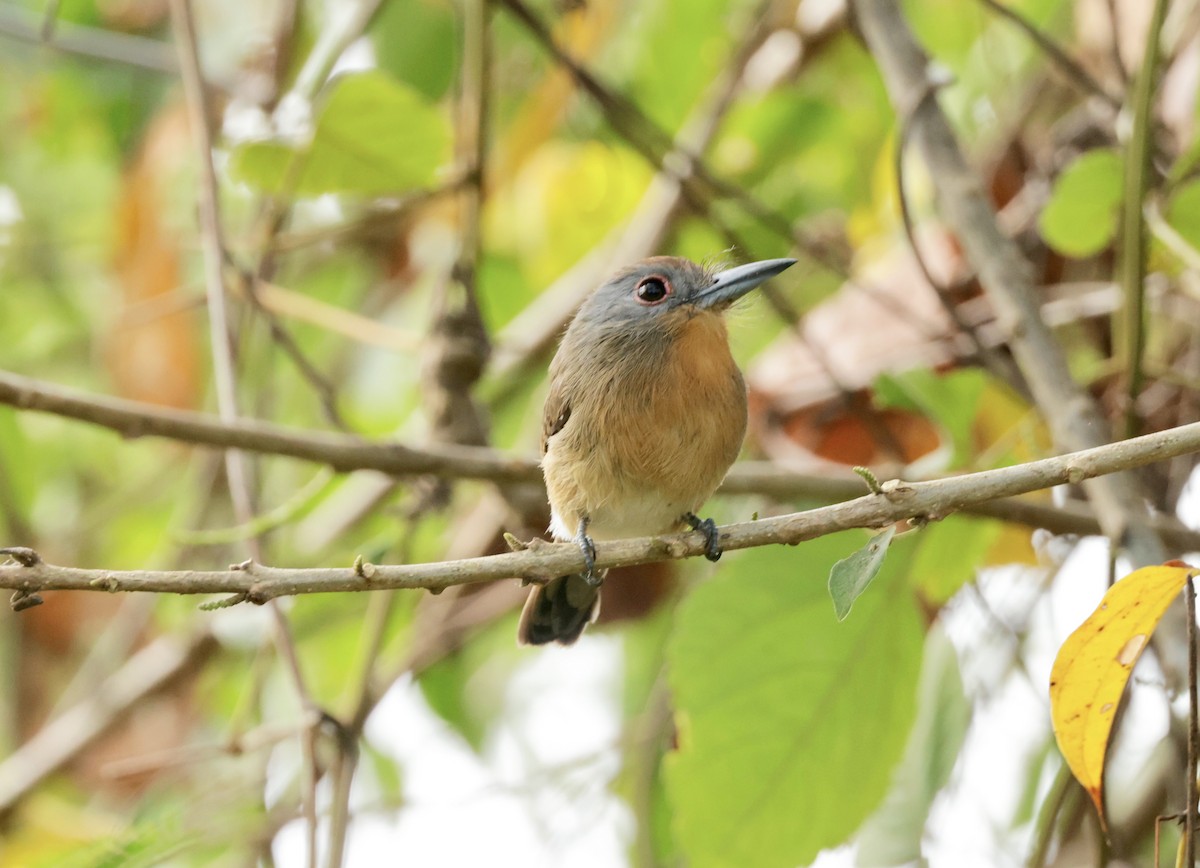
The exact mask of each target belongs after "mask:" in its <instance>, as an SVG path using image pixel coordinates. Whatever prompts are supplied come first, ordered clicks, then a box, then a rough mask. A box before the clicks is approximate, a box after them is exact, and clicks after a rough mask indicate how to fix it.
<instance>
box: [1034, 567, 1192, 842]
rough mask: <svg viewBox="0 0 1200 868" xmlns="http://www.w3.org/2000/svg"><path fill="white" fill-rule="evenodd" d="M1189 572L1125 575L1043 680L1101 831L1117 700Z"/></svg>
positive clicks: (1067, 755) (1061, 741) (1062, 744)
mask: <svg viewBox="0 0 1200 868" xmlns="http://www.w3.org/2000/svg"><path fill="white" fill-rule="evenodd" d="M1197 572H1200V571H1197V570H1193V569H1191V568H1189V567H1187V566H1186V565H1180V562H1179V561H1175V562H1173V564H1172V565H1164V566H1159V567H1143V568H1142V569H1140V570H1136V571H1134V572H1132V573H1130V574H1129V575H1128V576H1126V577H1125V578H1123V579H1121V580H1120V581H1119V582H1116V583H1115V584H1114V585H1113V586H1112V587H1111V588H1109V589H1108V593H1106V594H1105V595H1104V599H1103V600H1101V601H1100V605H1099V606H1098V607H1097V608H1096V611H1094V612H1092V614H1091V615H1090V616H1089V617H1088V619H1087V620H1086V621H1084V622H1083V624H1082V625H1080V627H1079V629H1077V630H1076V631H1075V632H1074V633H1072V634H1071V635H1070V636H1069V637H1068V638H1067V641H1066V642H1064V643H1063V645H1062V647H1061V648H1059V649H1058V656H1057V657H1056V658H1055V660H1054V668H1053V670H1051V673H1050V715H1051V719H1052V721H1053V724H1054V736H1055V738H1056V739H1057V740H1058V749H1059V750H1060V751H1062V755H1063V759H1065V760H1066V762H1067V765H1068V766H1069V767H1070V769H1071V772H1072V774H1074V775H1075V777H1076V779H1077V780H1078V781H1079V783H1081V784H1083V787H1084V789H1086V790H1087V792H1088V795H1090V796H1091V797H1092V801H1093V802H1094V803H1095V804H1096V811H1097V812H1098V813H1099V815H1100V822H1101V824H1102V825H1103V824H1104V823H1105V817H1104V759H1105V755H1106V753H1107V750H1108V737H1109V734H1110V733H1111V732H1112V725H1113V718H1114V716H1115V715H1116V711H1117V706H1118V704H1120V701H1121V694H1122V693H1123V692H1124V690H1125V685H1126V683H1127V682H1128V681H1129V673H1130V672H1131V671H1132V670H1133V664H1135V663H1136V662H1137V660H1138V657H1140V656H1141V654H1142V651H1143V649H1145V647H1146V645H1147V644H1148V643H1149V641H1150V636H1151V635H1152V634H1153V633H1154V629H1155V628H1156V627H1157V626H1158V622H1159V620H1161V619H1162V616H1163V613H1164V612H1166V610H1167V607H1168V606H1169V605H1171V601H1172V600H1174V599H1175V597H1176V596H1178V595H1179V593H1180V591H1182V590H1183V588H1184V587H1185V586H1186V584H1187V580H1188V578H1189V577H1190V576H1194V575H1196V574H1197Z"/></svg>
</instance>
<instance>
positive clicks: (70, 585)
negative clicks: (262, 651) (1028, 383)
mask: <svg viewBox="0 0 1200 868" xmlns="http://www.w3.org/2000/svg"><path fill="white" fill-rule="evenodd" d="M1197 451H1200V422H1197V423H1193V424H1191V425H1184V426H1182V427H1179V428H1172V429H1170V430H1167V431H1160V432H1158V433H1155V434H1148V435H1146V436H1144V437H1136V438H1134V439H1132V440H1125V441H1122V442H1120V443H1112V444H1109V445H1106V446H1099V447H1096V448H1094V449H1087V450H1083V451H1080V452H1075V453H1070V454H1067V455H1060V456H1056V457H1054V458H1043V459H1041V460H1039V461H1031V462H1029V463H1027V464H1018V465H1016V466H1013V467H1004V468H1001V469H998V470H985V471H983V472H981V473H968V474H965V475H963V476H954V477H949V478H947V479H938V480H934V481H931V482H912V483H906V482H899V481H893V482H891V483H885V484H884V485H883V486H882V487H881V491H880V493H878V494H869V495H866V496H865V497H859V498H857V499H855V500H850V501H846V502H844V503H838V504H834V505H832V506H823V507H818V508H816V509H811V510H808V511H805V512H797V513H791V514H789V515H783V516H778V517H774V518H767V519H762V520H759V521H749V522H741V523H738V524H731V525H726V526H724V527H722V528H720V529H719V530H720V543H721V547H722V548H723V549H726V550H735V549H745V548H753V547H756V546H763V545H778V544H785V545H793V544H795V543H800V542H804V541H805V540H810V539H815V538H817V537H820V536H824V535H825V534H829V533H835V532H837V531H840V530H848V529H850V528H870V527H884V526H886V525H888V524H891V523H893V522H897V521H902V520H904V519H911V518H918V519H921V520H924V521H929V520H935V519H939V518H943V517H945V516H947V515H950V514H951V513H954V512H957V511H959V510H961V509H963V508H964V507H967V506H970V505H972V504H979V503H984V502H986V501H991V500H995V499H997V498H1002V497H1012V496H1014V495H1018V494H1025V493H1027V492H1030V491H1037V490H1039V489H1043V488H1049V487H1052V486H1055V485H1065V484H1068V483H1069V484H1078V483H1080V482H1082V481H1084V480H1086V479H1093V478H1096V477H1099V476H1103V475H1104V474H1110V473H1117V472H1120V471H1123V470H1129V469H1130V468H1133V467H1141V466H1144V465H1146V464H1150V463H1153V462H1155V461H1165V460H1167V459H1170V458H1174V457H1176V456H1178V455H1184V454H1187V453H1190V452H1197ZM705 551H706V541H705V537H704V535H703V534H701V533H698V532H689V533H679V534H666V535H663V536H657V537H641V538H638V539H628V540H619V541H614V542H605V543H601V544H600V545H599V546H598V547H597V551H596V566H597V567H598V568H608V567H624V566H634V565H636V564H645V563H652V562H656V561H664V560H668V559H671V558H685V557H695V556H696V555H701V554H704V553H705ZM0 553H5V554H11V555H12V556H13V557H14V558H15V559H16V560H17V563H16V564H13V565H9V566H3V567H0V587H3V588H11V589H13V590H15V591H18V592H19V593H21V594H25V595H28V594H31V593H35V592H37V591H42V590H92V591H97V590H103V591H110V592H118V591H143V592H146V591H150V592H159V593H176V594H231V595H233V596H234V598H235V599H237V600H238V601H239V602H240V601H243V600H244V601H248V602H254V603H264V602H266V601H268V600H271V599H274V598H276V597H281V596H286V595H295V594H315V593H328V592H333V591H366V590H384V589H387V588H426V589H429V590H432V591H440V590H444V589H445V588H448V587H451V586H453V585H465V584H473V583H478V582H488V581H495V580H498V579H511V578H514V577H521V578H525V579H529V580H531V581H546V580H548V579H550V578H553V577H554V576H560V575H564V574H567V573H572V572H578V571H579V570H581V569H583V566H584V564H583V556H582V554H581V553H580V551H579V548H578V547H577V546H575V545H572V544H570V543H559V544H554V543H537V544H534V545H531V546H530V547H529V548H528V549H526V550H524V551H519V552H510V553H508V554H501V555H490V556H487V557H481V558H469V559H466V560H458V561H444V562H440V563H427V564H411V565H409V564H405V565H376V564H365V563H361V562H359V563H356V564H355V565H354V566H352V567H342V568H328V567H326V568H316V569H291V568H282V567H269V566H265V565H262V564H256V563H253V562H250V561H247V562H246V563H243V564H238V565H235V566H233V567H231V568H230V569H228V570H214V571H190V570H179V571H165V570H163V571H158V570H129V571H118V570H103V569H101V570H94V569H80V568H74V567H60V566H55V565H52V564H48V563H45V562H44V561H42V560H41V559H40V558H39V557H38V556H37V554H36V552H33V551H31V550H29V549H7V550H6V549H0Z"/></svg>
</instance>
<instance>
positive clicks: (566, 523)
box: [550, 490, 696, 540]
mask: <svg viewBox="0 0 1200 868" xmlns="http://www.w3.org/2000/svg"><path fill="white" fill-rule="evenodd" d="M695 508H696V506H695V504H690V503H688V504H685V503H682V502H679V503H675V502H672V501H671V500H669V499H668V498H667V497H665V496H663V495H661V494H659V493H657V492H653V491H645V490H643V491H639V492H636V493H632V494H629V495H627V496H626V497H622V498H621V499H620V501H619V502H609V503H605V504H603V505H602V506H599V507H596V508H594V509H593V510H592V512H591V515H590V516H589V519H590V520H589V522H588V529H587V533H588V536H590V537H591V538H592V539H594V540H613V539H624V538H626V537H637V536H651V535H653V534H658V533H668V532H670V531H674V530H679V529H681V527H682V524H681V522H680V519H681V518H682V517H683V515H684V514H685V513H687V512H691V511H692V510H693V509H695ZM575 521H576V520H575V519H573V518H564V517H563V516H561V515H559V513H558V511H557V510H555V509H551V510H550V533H551V534H553V536H554V538H555V539H560V540H571V539H574V538H575V535H576V534H577V533H578V531H579V527H578V526H577V524H575Z"/></svg>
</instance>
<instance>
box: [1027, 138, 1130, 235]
mask: <svg viewBox="0 0 1200 868" xmlns="http://www.w3.org/2000/svg"><path fill="white" fill-rule="evenodd" d="M1121 183H1122V169H1121V157H1120V156H1119V155H1118V154H1117V153H1116V152H1115V151H1104V150H1097V151H1088V152H1087V153H1086V154H1083V155H1082V156H1080V157H1079V158H1078V159H1077V160H1075V162H1073V163H1072V164H1071V165H1070V166H1068V167H1067V168H1066V170H1065V171H1064V172H1063V173H1062V174H1061V175H1059V177H1058V181H1057V182H1056V183H1055V184H1054V192H1053V193H1052V194H1051V195H1050V201H1049V202H1047V203H1046V207H1045V209H1043V211H1042V216H1041V218H1040V220H1039V227H1040V229H1041V232H1042V237H1043V238H1045V239H1046V243H1047V244H1049V245H1050V246H1051V247H1053V248H1054V249H1055V250H1057V251H1058V252H1059V253H1062V254H1063V255H1064V256H1074V257H1085V256H1092V255H1093V254H1096V253H1099V252H1100V251H1101V250H1103V249H1104V248H1105V247H1107V246H1108V244H1109V242H1111V241H1112V238H1113V233H1114V232H1116V229H1117V209H1118V207H1119V206H1120V204H1121Z"/></svg>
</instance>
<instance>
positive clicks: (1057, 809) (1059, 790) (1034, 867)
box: [1025, 763, 1075, 868]
mask: <svg viewBox="0 0 1200 868" xmlns="http://www.w3.org/2000/svg"><path fill="white" fill-rule="evenodd" d="M1073 784H1075V778H1074V776H1073V775H1072V774H1071V769H1070V767H1069V766H1068V765H1067V764H1066V763H1063V764H1062V765H1061V766H1059V769H1058V773H1057V774H1056V775H1055V776H1054V780H1053V781H1052V782H1051V784H1050V789H1049V791H1048V792H1047V793H1046V798H1045V800H1043V802H1042V807H1041V810H1039V811H1038V815H1037V824H1036V826H1035V829H1036V834H1035V836H1034V844H1033V850H1031V851H1030V854H1029V859H1028V860H1027V861H1026V862H1025V868H1046V857H1047V856H1049V855H1050V845H1051V844H1052V843H1054V832H1055V830H1056V829H1057V828H1058V818H1059V816H1060V814H1061V813H1062V810H1063V807H1064V806H1065V805H1066V803H1067V795H1068V794H1069V793H1070V792H1071V787H1072V785H1073Z"/></svg>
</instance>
